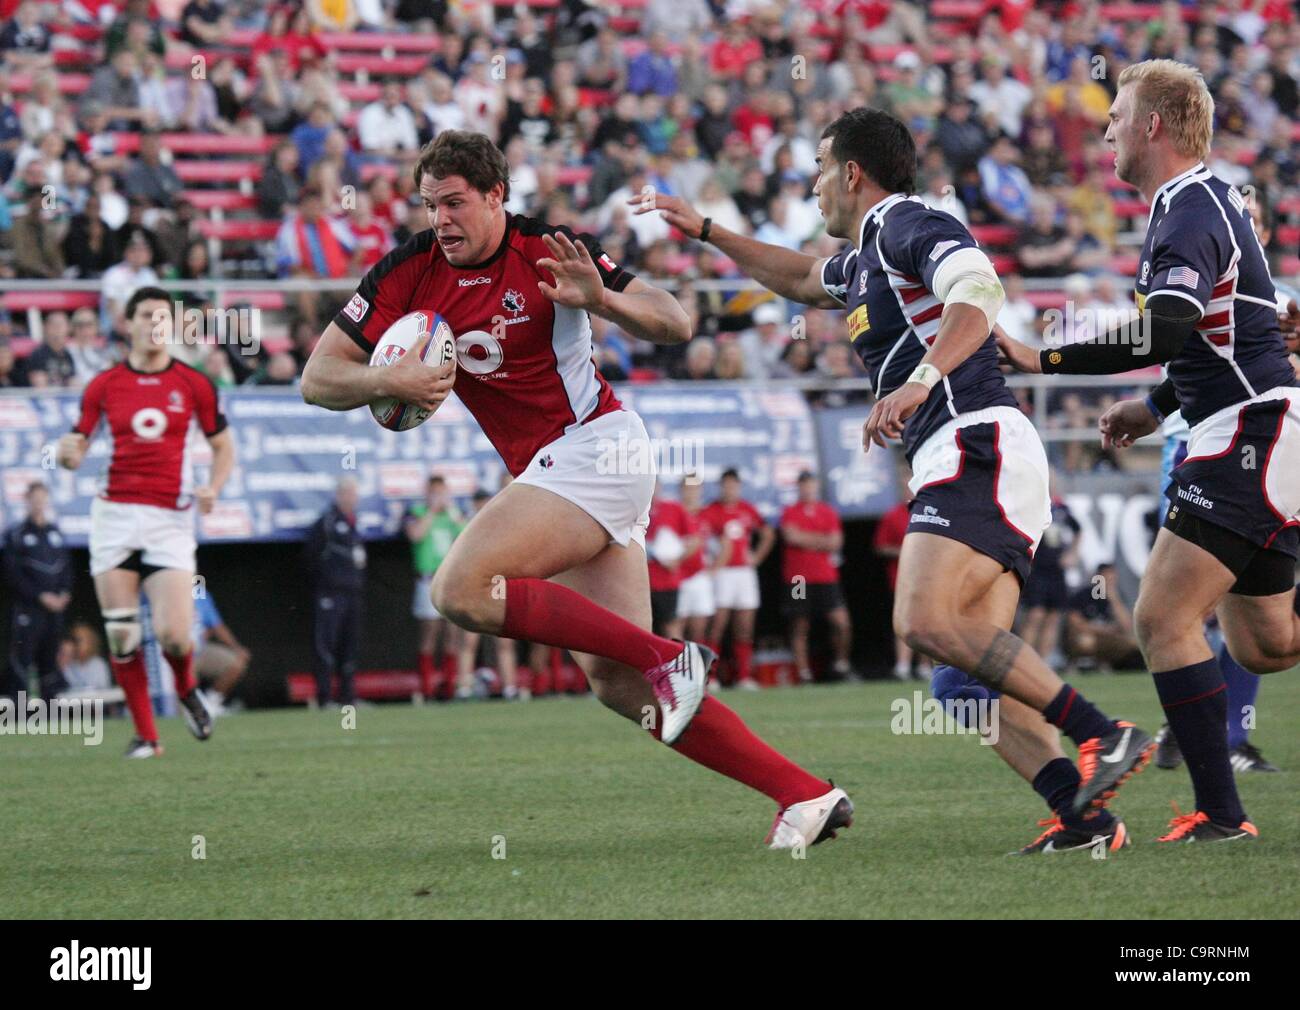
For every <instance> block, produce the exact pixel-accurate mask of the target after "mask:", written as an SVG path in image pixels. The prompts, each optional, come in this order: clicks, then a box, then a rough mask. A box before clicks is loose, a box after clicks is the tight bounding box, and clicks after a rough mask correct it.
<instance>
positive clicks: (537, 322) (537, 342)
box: [334, 214, 633, 476]
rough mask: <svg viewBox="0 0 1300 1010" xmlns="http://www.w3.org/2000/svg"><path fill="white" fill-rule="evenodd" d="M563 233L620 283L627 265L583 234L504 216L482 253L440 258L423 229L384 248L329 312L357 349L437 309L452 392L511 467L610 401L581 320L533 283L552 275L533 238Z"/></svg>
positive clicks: (612, 284)
mask: <svg viewBox="0 0 1300 1010" xmlns="http://www.w3.org/2000/svg"><path fill="white" fill-rule="evenodd" d="M557 233H563V234H565V235H567V236H569V238H570V239H572V240H574V241H575V242H581V243H582V244H583V245H584V246H586V247H587V251H588V252H589V253H591V258H592V260H593V261H594V262H595V264H596V269H597V270H599V271H600V276H601V279H602V280H603V281H604V283H605V287H607V288H609V289H610V290H611V291H622V290H623V289H624V288H626V287H627V286H628V284H629V283H631V281H632V276H633V275H632V274H630V273H628V272H627V271H626V270H624V269H622V268H621V267H619V266H618V265H617V264H615V263H614V262H613V261H612V260H611V259H610V258H609V257H608V256H607V255H605V253H604V251H603V250H602V249H601V248H600V245H599V244H598V243H597V242H596V240H595V239H594V238H592V237H591V236H590V235H575V234H574V233H573V232H572V231H570V230H569V229H568V228H566V227H562V226H554V225H549V224H546V223H544V222H542V221H537V220H534V219H533V218H527V217H521V216H519V215H514V214H508V215H507V216H506V231H505V235H504V237H503V238H502V241H501V245H500V246H499V247H498V249H497V250H496V252H494V253H493V254H492V255H491V256H489V257H488V258H487V259H486V260H485V261H484V262H482V263H479V264H477V265H475V266H466V267H458V266H454V265H452V264H451V263H448V262H447V259H446V257H445V256H444V255H443V253H442V249H441V247H440V246H439V245H438V243H437V240H436V238H435V236H434V233H433V231H432V229H430V230H427V231H423V232H420V233H419V234H418V235H416V236H414V237H413V238H412V239H411V240H410V241H409V242H407V243H405V244H404V245H402V246H401V247H399V248H397V249H395V250H393V251H392V252H391V253H389V254H388V255H387V256H385V257H384V258H383V259H382V260H380V261H379V262H378V263H377V264H376V265H375V266H374V267H373V268H372V269H371V270H370V272H369V273H367V274H366V276H365V277H364V278H362V281H361V286H360V287H359V288H357V292H356V294H355V295H353V296H352V300H351V301H350V302H348V304H347V305H346V306H344V308H343V311H341V312H340V313H339V314H338V315H337V316H336V317H335V319H334V321H335V322H336V323H337V324H338V325H339V327H340V328H341V329H342V330H343V332H345V333H346V334H348V336H350V337H351V338H352V339H353V340H354V341H355V342H356V343H357V344H358V346H360V347H361V348H362V349H364V350H365V351H366V352H367V353H369V352H370V351H372V350H373V349H374V346H375V344H376V343H377V342H378V341H379V338H380V337H382V336H383V335H384V331H386V330H387V329H388V327H389V326H391V325H392V324H393V323H394V322H396V321H397V320H398V319H400V318H401V317H402V316H404V315H406V314H407V313H408V312H416V311H419V310H425V311H431V312H437V313H439V314H440V315H441V316H442V317H443V318H444V319H445V320H447V323H448V325H450V326H451V329H452V332H453V333H455V334H456V360H457V368H456V395H457V396H458V397H460V400H461V402H462V403H464V404H465V406H466V408H468V410H469V412H470V413H471V414H473V415H474V418H475V420H477V421H478V423H479V426H480V427H482V429H483V433H484V434H485V435H487V437H488V439H489V441H491V443H492V445H493V446H494V447H495V448H496V450H497V452H499V453H500V454H501V458H502V459H503V460H504V461H505V464H506V468H507V469H508V470H509V471H510V473H511V474H512V475H514V476H518V475H519V474H520V473H522V472H523V470H524V468H525V467H527V466H528V463H529V461H530V460H531V459H532V458H533V456H534V454H535V453H536V452H537V450H538V449H540V448H541V447H542V446H544V445H548V444H549V443H551V442H554V441H555V440H556V439H557V438H559V437H560V436H561V435H563V434H564V433H565V431H567V430H568V429H570V428H573V427H575V426H577V425H579V424H585V423H586V422H588V421H590V420H592V419H594V418H596V417H600V416H601V415H603V414H608V413H610V412H611V411H615V410H621V409H622V404H621V403H619V401H618V398H617V397H616V396H615V395H614V391H613V390H612V389H611V388H610V386H609V383H608V382H606V381H605V378H604V376H602V375H601V374H600V373H599V372H598V371H596V366H595V364H594V363H593V362H592V359H591V355H592V348H591V321H590V319H589V318H588V316H587V313H586V312H585V311H583V310H581V309H570V308H566V307H565V306H563V305H557V304H556V303H554V302H552V301H551V300H550V299H549V298H547V297H546V296H545V295H544V294H542V292H541V291H540V290H539V288H538V286H537V285H538V283H539V282H545V283H547V284H551V285H553V284H554V283H555V277H554V275H553V274H552V273H551V272H550V271H549V270H543V269H542V268H541V267H539V266H538V265H537V261H538V260H539V259H543V258H548V257H550V255H551V253H550V250H549V249H547V248H546V244H545V243H544V242H543V241H542V236H543V235H555V234H557Z"/></svg>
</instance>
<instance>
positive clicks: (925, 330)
mask: <svg viewBox="0 0 1300 1010" xmlns="http://www.w3.org/2000/svg"><path fill="white" fill-rule="evenodd" d="M884 230H885V222H884V221H883V220H881V222H880V227H879V228H877V229H876V258H877V259H878V260H880V265H881V267H883V268H884V271H885V276H886V277H888V278H889V290H891V291H892V292H894V298H895V299H896V300H897V301H898V310H899V311H900V312H901V313H902V314H903V318H904V319H905V320H907V330H906V331H905V332H904V333H903V335H902V336H901V337H899V338H898V342H897V343H896V344H894V346H893V347H891V348H890V349H889V353H888V354H887V355H885V360H884V361H883V362H881V365H880V377H879V379H877V381H876V390H875V392H876V396H877V397H879V396H880V390H881V388H882V387H883V385H884V382H885V369H887V368H888V367H889V363H890V361H891V360H892V359H893V357H894V354H895V352H897V351H898V349H899V348H900V347H902V346H903V343H904V342H905V341H906V340H907V337H908V334H911V335H912V336H914V337H916V339H917V340H918V341H919V342H920V344H921V347H922V348H923V350H922V352H921V353H922V355H924V354H925V353H926V352H928V351H929V349H930V341H931V340H933V338H934V336H935V334H937V333H938V332H939V323H940V318H934V319H930V320H927V321H926V322H924V323H922V324H921V325H920V327H917V325H916V324H915V323H914V322H913V321H912V319H913V317H914V316H916V315H919V314H920V313H921V312H922V311H924V310H925V309H932V308H934V307H935V306H940V307H942V305H943V303H942V302H940V301H939V299H938V298H936V297H935V296H934V294H933V293H932V292H927V294H926V296H925V297H924V298H918V299H917V300H916V301H915V302H913V303H912V305H911V306H909V305H908V304H907V302H905V301H904V300H903V292H904V290H907V291H915V290H916V289H918V288H921V287H923V286H924V285H922V284H917V283H911V282H909V281H907V280H906V279H905V277H904V275H903V274H902V273H901V272H900V271H898V270H895V269H894V268H893V267H891V266H890V265H889V264H888V263H887V262H886V261H885V254H884V252H883V251H881V248H880V236H881V233H882V232H884ZM909 309H910V310H911V311H909ZM943 392H944V396H945V397H946V398H947V404H948V413H949V414H951V415H952V416H953V417H956V416H957V408H956V407H955V406H954V405H953V402H952V385H951V383H949V382H948V376H946V375H945V376H944V377H943Z"/></svg>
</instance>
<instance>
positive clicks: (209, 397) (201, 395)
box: [194, 373, 226, 438]
mask: <svg viewBox="0 0 1300 1010" xmlns="http://www.w3.org/2000/svg"><path fill="white" fill-rule="evenodd" d="M194 416H195V417H197V418H198V421H199V427H200V428H202V429H203V434H205V435H207V436H208V438H213V437H215V436H216V435H220V434H221V433H222V432H223V431H225V430H226V415H225V414H223V413H221V397H220V395H219V394H218V393H217V387H216V385H215V384H214V383H213V381H212V380H211V379H209V378H208V377H207V376H206V375H203V374H202V373H198V374H197V375H196V377H195V382H194Z"/></svg>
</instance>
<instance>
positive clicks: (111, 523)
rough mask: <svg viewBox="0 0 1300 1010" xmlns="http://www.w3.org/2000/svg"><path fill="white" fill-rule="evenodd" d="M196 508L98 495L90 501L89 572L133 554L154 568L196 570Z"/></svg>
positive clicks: (117, 564)
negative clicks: (114, 498)
mask: <svg viewBox="0 0 1300 1010" xmlns="http://www.w3.org/2000/svg"><path fill="white" fill-rule="evenodd" d="M194 549H195V544H194V511H193V510H192V509H184V510H181V509H168V508H160V507H159V506H157V505H141V504H138V503H136V502H118V501H109V500H108V499H107V498H96V499H95V500H94V501H92V502H91V503H90V574H91V575H102V574H103V573H104V572H107V571H111V570H112V569H114V568H121V567H122V566H123V563H124V562H127V561H130V560H131V559H132V557H133V556H136V557H135V560H138V561H139V563H140V564H142V565H147V566H150V567H153V568H176V569H180V570H181V571H185V572H192V571H194Z"/></svg>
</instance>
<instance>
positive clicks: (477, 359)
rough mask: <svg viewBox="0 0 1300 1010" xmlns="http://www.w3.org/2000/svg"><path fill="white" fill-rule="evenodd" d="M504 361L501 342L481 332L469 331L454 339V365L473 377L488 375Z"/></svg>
mask: <svg viewBox="0 0 1300 1010" xmlns="http://www.w3.org/2000/svg"><path fill="white" fill-rule="evenodd" d="M504 360H505V352H504V351H503V350H502V347H501V341H499V340H497V338H496V337H494V336H492V334H490V333H484V332H483V331H482V330H470V331H469V332H468V333H462V334H461V335H460V336H458V337H457V338H456V363H457V364H458V365H460V367H461V368H463V369H465V371H467V372H469V373H471V374H473V375H488V374H490V373H491V372H495V371H496V370H497V369H498V368H500V367H501V363H502V362H503V361H504Z"/></svg>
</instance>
